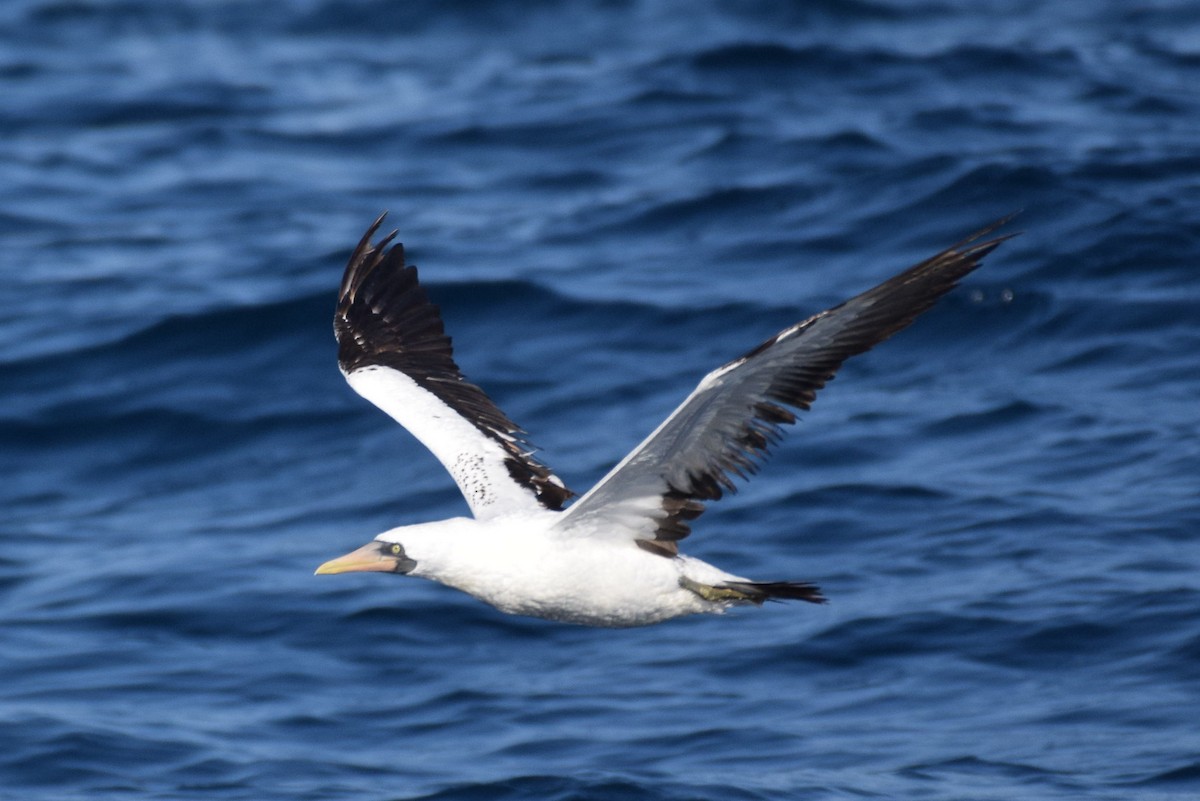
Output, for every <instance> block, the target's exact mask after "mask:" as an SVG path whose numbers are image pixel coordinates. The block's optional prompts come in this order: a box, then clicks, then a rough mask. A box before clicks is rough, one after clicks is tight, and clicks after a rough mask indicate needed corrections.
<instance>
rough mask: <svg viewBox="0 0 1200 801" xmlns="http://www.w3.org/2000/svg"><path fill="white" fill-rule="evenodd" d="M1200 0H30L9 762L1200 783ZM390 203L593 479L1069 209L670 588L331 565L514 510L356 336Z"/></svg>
mask: <svg viewBox="0 0 1200 801" xmlns="http://www.w3.org/2000/svg"><path fill="white" fill-rule="evenodd" d="M1198 32H1200V6H1197V5H1196V4H1195V3H1189V2H1184V1H1183V0H1177V1H1175V2H1140V3H1123V2H1115V1H1113V2H1097V3H1035V2H1020V1H1018V2H966V0H961V1H957V2H956V1H955V0H930V1H928V2H926V1H924V0H922V1H921V2H915V3H908V2H901V1H900V0H849V1H848V2H834V0H818V1H817V2H812V3H768V2H751V1H748V2H697V3H690V4H686V6H685V5H683V4H676V3H668V2H662V0H646V1H645V2H582V1H580V2H571V1H569V0H545V1H544V2H537V3H529V4H501V3H487V2H471V0H451V2H443V3H433V2H423V3H422V2H409V3H393V2H385V1H384V0H354V1H353V2H347V1H346V0H286V1H285V2H275V3H270V4H258V3H250V2H238V1H237V0H177V1H176V2H171V3H159V2H152V1H151V0H112V1H111V2H105V1H104V0H8V2H5V3H4V4H3V7H2V9H0V97H3V101H2V102H0V134H2V135H0V236H2V239H3V245H4V246H3V249H2V250H0V269H2V275H3V279H4V280H3V281H0V309H2V310H3V311H2V314H0V510H2V511H0V798H3V799H54V800H58V799H64V800H71V799H88V800H89V801H96V800H97V799H188V800H189V801H190V800H192V799H213V800H214V801H235V800H236V801H240V800H242V799H246V800H247V801H274V800H275V799H355V800H356V801H357V800H359V799H368V800H374V799H379V800H381V801H382V800H384V799H388V800H390V799H438V800H439V801H460V800H465V799H506V800H507V799H513V800H516V799H521V800H524V799H538V800H539V801H541V800H542V799H564V800H565V799H605V800H609V799H612V800H618V799H619V800H624V799H651V800H660V799H661V800H662V801H682V800H683V799H717V798H720V799H728V800H729V801H762V800H765V799H862V798H880V799H926V800H934V801H941V800H943V799H944V800H945V801H951V800H956V799H1006V800H1007V799H1081V798H1089V799H1091V798H1101V799H1131V798H1139V799H1142V798H1145V799H1160V798H1161V799H1176V798H1178V799H1184V798H1196V797H1200V542H1198V538H1200V438H1198V423H1200V401H1198V398H1200V136H1198V133H1200V92H1198V91H1197V89H1196V87H1198V86H1200V33H1198ZM384 209H388V210H390V213H391V216H390V219H389V224H390V225H392V226H395V227H397V228H398V229H399V230H400V236H399V238H400V239H401V240H402V241H403V242H404V243H405V245H406V247H407V249H408V251H409V253H410V257H411V258H412V260H413V261H415V262H416V263H417V264H418V265H420V267H421V270H422V276H423V279H424V281H425V282H426V283H427V284H428V286H429V291H430V293H431V294H432V295H433V297H434V298H435V300H436V301H437V302H438V303H439V304H440V305H441V306H442V309H443V312H444V316H445V319H446V324H447V327H448V330H449V331H450V332H451V334H452V335H453V336H454V338H455V343H456V347H457V349H458V351H457V352H458V359H459V362H460V364H461V365H462V366H463V369H464V371H465V372H466V374H467V375H468V376H469V377H470V378H471V379H472V380H473V381H475V382H476V383H479V384H481V385H482V386H483V387H484V388H485V389H487V390H488V392H489V393H490V394H491V395H492V396H493V398H494V399H496V401H497V402H498V403H499V404H500V406H501V407H502V408H504V409H505V410H506V411H507V412H508V413H509V414H510V415H511V416H512V417H513V418H514V419H515V420H517V421H518V422H520V423H521V424H522V425H523V426H525V428H526V429H527V430H528V431H529V433H530V437H531V438H532V440H533V441H534V442H536V443H538V445H539V446H540V447H541V448H542V451H541V454H542V456H543V458H544V459H545V460H546V461H547V462H548V463H549V464H551V465H553V466H554V468H555V469H556V471H557V472H558V473H559V474H560V475H561V476H563V477H564V479H566V480H567V481H568V483H569V484H571V485H572V486H574V487H575V488H577V489H585V488H586V487H588V486H589V485H590V484H591V482H593V481H595V480H596V479H597V478H599V477H600V476H601V475H602V474H603V473H604V472H605V471H606V470H607V469H608V468H609V467H610V466H611V465H612V464H613V463H615V462H616V461H617V460H618V459H620V457H621V456H622V455H623V454H624V453H625V452H626V451H627V450H628V449H629V448H630V447H632V446H633V445H634V444H636V443H637V442H638V441H639V440H640V439H641V438H642V437H643V436H644V435H645V434H646V433H647V432H648V431H650V430H651V429H652V428H653V427H654V426H655V425H657V423H658V422H659V420H661V419H662V417H664V416H665V415H666V414H667V413H669V411H670V410H671V409H672V408H674V406H675V405H676V404H677V403H678V402H679V401H680V400H682V398H683V397H684V396H685V395H686V394H687V393H688V392H689V391H690V390H691V388H692V387H693V386H694V384H695V382H696V381H697V380H698V379H699V378H700V376H702V375H703V374H704V373H705V372H706V371H707V370H709V369H711V368H712V367H715V366H716V365H718V364H720V363H722V362H723V361H725V360H727V359H729V358H731V357H733V356H735V355H738V354H740V353H742V352H743V351H745V350H746V349H748V348H749V347H751V346H753V345H754V344H756V343H758V342H759V341H761V340H762V339H763V338H765V337H767V336H769V335H771V334H773V333H774V332H775V331H777V330H778V329H780V328H782V327H783V326H785V325H788V324H790V323H792V322H794V321H796V320H798V319H800V318H801V317H804V316H807V315H808V314H810V313H813V312H815V311H818V310H820V309H823V308H826V307H827V306H828V305H830V304H833V303H836V302H838V301H840V300H842V299H844V298H846V297H848V296H850V295H851V294H853V293H856V292H858V291H860V290H862V289H865V288H867V287H869V286H872V285H873V284H874V283H876V282H878V281H879V280H882V279H883V278H886V277H888V276H889V275H891V274H892V273H894V272H896V271H899V270H900V269H903V268H904V267H907V266H908V265H910V264H912V263H914V262H915V261H917V260H919V259H921V258H924V257H925V256H927V255H929V254H931V253H933V252H935V251H936V250H938V249H940V248H941V247H943V246H946V245H948V244H950V243H952V242H954V241H956V240H957V239H959V238H960V237H961V236H963V235H965V234H967V233H969V232H971V231H972V230H974V229H976V228H978V227H980V226H982V225H984V224H986V223H988V222H990V221H992V220H994V219H996V218H999V217H1001V216H1003V215H1005V214H1007V213H1010V212H1013V211H1015V210H1018V209H1020V210H1022V212H1021V214H1020V216H1019V217H1018V218H1017V220H1016V221H1014V222H1013V223H1012V224H1011V225H1010V228H1012V229H1014V230H1023V231H1024V234H1023V235H1022V236H1020V237H1019V238H1017V239H1014V240H1012V241H1010V242H1007V243H1005V244H1004V245H1003V246H1002V247H1001V248H1000V250H998V251H997V252H996V253H995V254H994V255H993V256H991V257H989V259H988V261H987V263H986V265H985V266H984V268H983V269H981V270H980V271H979V272H977V273H976V274H974V275H972V276H971V277H970V278H969V279H968V280H967V281H966V283H965V285H964V286H963V287H962V288H960V289H959V290H957V291H956V292H954V293H953V294H952V295H950V296H949V297H948V298H947V299H946V300H945V301H944V302H943V303H941V304H940V305H939V306H938V307H937V308H935V309H934V310H933V311H931V312H930V313H929V314H927V315H926V316H925V317H923V318H922V319H921V320H919V321H918V323H917V324H916V325H914V326H913V328H912V329H910V330H908V331H906V332H904V333H903V334H901V335H899V336H897V337H896V338H895V339H893V340H891V341H889V342H887V343H884V344H883V345H882V346H880V347H879V348H877V349H876V350H874V351H872V352H871V353H869V354H867V355H865V356H863V357H860V358H857V359H855V360H852V361H851V362H849V363H848V364H847V365H846V366H845V368H844V369H843V370H842V372H841V373H840V374H839V376H838V378H837V380H836V381H834V382H833V383H832V384H831V385H830V386H829V387H827V388H826V390H825V391H824V392H823V393H822V394H821V396H820V397H819V398H818V401H817V403H816V405H815V406H814V408H813V410H812V411H811V412H810V413H808V414H806V415H805V416H804V418H803V420H802V421H801V422H800V423H799V424H798V425H797V426H796V427H795V429H794V430H793V431H792V432H791V433H790V434H789V437H788V438H787V440H786V441H785V442H784V443H783V444H782V445H781V446H780V447H779V448H778V449H777V450H776V453H775V455H774V457H773V458H772V460H771V462H770V463H769V464H768V465H767V466H766V468H765V469H764V470H763V472H762V473H761V475H759V476H758V477H757V478H756V479H755V480H754V481H752V482H750V483H748V484H746V485H745V486H744V488H743V490H742V491H741V492H739V493H738V494H737V495H736V496H733V497H731V498H728V499H727V500H724V501H722V502H721V503H719V504H716V505H714V506H712V507H711V508H710V510H709V511H708V513H707V514H706V515H705V516H704V517H703V518H702V519H701V520H700V521H698V522H697V524H696V526H695V533H694V534H693V535H692V537H691V538H690V539H689V540H687V541H686V543H685V545H686V548H687V551H688V552H690V553H693V554H695V555H698V556H700V557H702V558H706V559H709V560H711V561H713V562H715V563H717V564H719V565H721V566H723V567H725V568H727V569H730V570H734V571H737V572H741V573H744V574H747V575H750V576H754V577H756V578H762V579H800V580H810V581H815V582H817V583H819V584H820V585H821V586H822V588H823V589H824V590H825V592H826V593H827V594H828V595H829V597H830V599H831V602H830V603H829V604H828V605H827V606H824V607H813V606H809V605H782V604H777V605H770V606H768V607H766V608H763V609H746V610H737V611H734V612H731V613H730V614H728V615H725V616H721V617H716V616H713V617H703V618H694V619H687V620H679V621H674V622H670V623H667V624H664V625H661V626H657V627H653V628H646V629H633V630H596V629H586V628H578V627H572V626H566V625H559V624H553V623H547V622H543V621H537V620H528V619H521V618H514V617H506V616H504V615H502V614H500V613H498V612H496V611H495V610H493V609H491V608H489V607H487V606H484V605H483V604H480V603H478V602H476V601H474V600H473V599H471V598H469V597H467V596H464V595H461V594H458V593H455V592H453V591H450V590H447V589H445V588H442V587H439V586H436V585H433V584H429V583H425V582H420V581H416V580H411V579H409V580H405V579H400V578H393V577H389V576H371V575H364V576H337V577H314V576H313V575H312V571H313V569H314V568H315V567H316V565H317V564H319V563H320V562H322V561H324V560H325V559H328V558H330V557H332V556H336V555H339V554H341V553H344V552H345V551H347V550H349V549H351V548H354V547H357V546H359V545H361V544H363V543H364V542H366V541H367V540H369V539H370V538H371V537H372V536H373V535H374V534H375V533H376V532H378V531H381V530H383V529H385V528H390V527H392V526H394V525H399V524H403V523H412V522H419V521H424V520H431V519H438V518H442V517H447V516H451V515H457V514H462V513H464V512H465V505H464V504H463V502H462V500H461V498H460V497H459V496H458V494H457V491H456V490H455V489H454V487H453V485H452V484H451V482H450V480H449V479H448V477H447V476H446V475H445V473H444V472H443V471H442V470H441V468H440V467H439V466H438V465H437V463H436V462H435V461H434V460H433V459H432V457H430V456H429V455H428V454H426V453H425V452H424V451H423V450H422V449H421V448H420V447H419V446H418V445H417V444H416V443H415V441H413V440H412V439H411V438H410V437H409V436H408V435H407V434H406V433H405V432H404V431H402V430H401V429H399V428H398V427H397V426H395V425H394V424H393V423H391V421H389V420H388V419H387V418H386V417H384V416H383V415H382V414H381V413H380V412H378V411H377V410H375V409H374V408H373V407H371V406H370V405H369V404H367V403H366V402H365V401H362V400H361V399H360V398H358V397H357V396H356V395H354V394H353V392H352V391H351V390H350V389H349V388H348V387H347V386H346V385H345V384H344V382H343V381H342V379H341V376H340V375H339V374H338V371H337V369H336V366H335V348H334V342H333V338H332V335H331V330H330V324H331V316H332V311H333V303H334V293H335V291H336V287H337V283H338V280H339V278H340V275H341V270H342V268H343V266H344V264H345V260H346V258H347V256H348V254H349V251H350V249H351V248H352V246H353V244H354V243H355V242H356V241H357V240H358V238H359V236H360V235H361V234H362V232H363V230H365V228H366V227H367V225H368V224H369V223H370V221H371V220H372V219H373V218H374V217H375V216H376V215H377V214H378V213H379V212H380V211H381V210H384Z"/></svg>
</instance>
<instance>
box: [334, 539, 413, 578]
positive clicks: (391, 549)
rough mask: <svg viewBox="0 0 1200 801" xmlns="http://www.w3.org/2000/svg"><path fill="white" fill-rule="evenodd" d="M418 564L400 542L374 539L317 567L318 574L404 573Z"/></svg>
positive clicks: (409, 571) (410, 570)
mask: <svg viewBox="0 0 1200 801" xmlns="http://www.w3.org/2000/svg"><path fill="white" fill-rule="evenodd" d="M416 566H417V563H416V560H414V559H411V558H409V556H408V554H407V553H405V551H404V546H403V545H401V544H400V543H398V542H385V541H383V540H374V541H373V542H368V543H367V544H366V545H364V546H363V547H361V548H359V549H358V550H356V551H351V552H350V553H348V554H346V555H345V556H340V557H338V558H337V559H331V560H329V561H328V562H326V563H325V564H323V565H321V566H320V567H318V568H317V573H316V574H317V575H318V576H319V575H323V574H326V573H353V572H363V571H370V572H377V573H399V574H401V575H404V574H406V573H411V572H412V570H413V568H415V567H416Z"/></svg>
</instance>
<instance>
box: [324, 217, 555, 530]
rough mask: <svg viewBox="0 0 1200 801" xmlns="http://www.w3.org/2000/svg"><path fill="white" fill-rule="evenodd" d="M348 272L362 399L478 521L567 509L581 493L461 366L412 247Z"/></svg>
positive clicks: (367, 240) (359, 251)
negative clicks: (404, 434) (439, 472)
mask: <svg viewBox="0 0 1200 801" xmlns="http://www.w3.org/2000/svg"><path fill="white" fill-rule="evenodd" d="M384 216H385V215H380V216H379V219H377V220H375V222H374V224H372V225H371V227H370V228H369V229H368V230H367V232H366V234H364V235H363V238H362V240H361V241H360V242H359V243H358V247H357V248H355V249H354V253H353V255H351V257H350V263H349V264H347V265H346V273H345V275H344V277H343V278H342V286H341V291H340V292H339V294H338V305H337V312H336V313H335V315H334V318H333V332H334V335H335V336H336V337H337V341H338V366H339V367H341V370H342V374H343V375H345V376H346V381H348V382H349V384H350V386H351V387H353V388H354V391H355V392H357V393H358V394H359V395H362V396H363V397H364V398H366V399H367V400H369V401H371V403H374V404H375V405H376V406H378V407H379V408H380V409H382V410H383V411H385V412H387V414H388V415H390V416H391V417H392V418H393V419H395V420H396V422H398V423H399V424H400V425H402V426H404V427H405V428H407V429H408V430H409V432H410V433H412V435H413V436H415V437H416V438H417V439H418V440H420V441H421V444H423V445H424V446H425V447H426V448H428V449H429V450H430V451H432V452H433V455H434V456H436V457H437V459H438V461H439V462H441V463H442V465H443V466H444V467H445V468H446V469H447V470H448V471H450V475H451V476H453V477H454V481H455V482H456V483H457V484H458V488H459V489H460V490H462V494H463V495H464V496H465V497H466V499H467V503H468V504H469V505H470V507H471V511H472V513H473V514H474V515H475V517H477V518H488V517H498V516H501V515H505V514H512V513H514V512H528V511H529V510H531V509H536V508H538V507H539V505H540V507H542V508H546V509H561V508H562V504H563V502H564V501H565V500H566V499H567V498H569V497H571V496H572V495H573V494H574V493H572V492H571V491H570V490H568V489H567V488H566V487H565V486H564V485H563V483H562V481H560V480H559V479H558V477H557V476H555V475H554V474H553V473H552V472H551V471H550V469H549V468H547V467H546V466H545V465H543V464H542V463H541V462H539V461H537V460H536V459H534V458H533V455H532V454H533V451H534V448H533V447H532V446H531V445H530V444H529V442H528V441H527V440H526V439H525V438H524V432H523V431H522V430H521V429H520V428H519V427H518V426H517V425H516V424H515V423H513V422H512V421H511V420H509V419H508V417H506V416H505V414H504V412H502V411H500V409H499V408H497V406H496V404H494V403H493V402H492V400H491V399H490V398H489V397H488V396H487V395H486V394H484V392H483V390H482V389H480V388H479V387H477V386H475V385H474V384H472V383H470V382H468V381H467V380H466V379H465V378H464V377H463V375H462V372H461V371H460V370H459V369H458V365H457V364H455V363H454V355H453V353H452V350H451V346H450V337H448V336H446V333H445V330H444V329H443V326H442V318H441V314H440V313H439V312H438V307H437V306H435V305H433V304H432V303H430V302H429V298H428V297H427V296H426V294H425V290H424V289H422V288H421V286H420V284H419V283H418V282H417V269H416V267H413V266H411V265H405V263H404V246H403V245H400V244H396V245H395V246H393V247H392V248H391V249H390V250H388V249H387V246H388V244H389V243H390V242H391V241H392V239H393V238H394V237H395V236H396V232H395V231H393V232H392V233H390V234H388V235H387V236H386V237H384V238H383V239H382V240H381V241H380V242H378V243H377V244H374V245H373V244H371V237H372V236H374V234H375V232H376V230H378V228H379V226H380V224H381V223H382V222H383V218H384Z"/></svg>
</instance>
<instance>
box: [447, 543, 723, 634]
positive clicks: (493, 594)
mask: <svg viewBox="0 0 1200 801" xmlns="http://www.w3.org/2000/svg"><path fill="white" fill-rule="evenodd" d="M679 578H680V573H679V568H678V566H677V564H676V563H675V560H672V559H668V558H664V557H661V556H656V555H653V554H647V553H646V552H644V551H642V550H640V549H638V548H636V547H630V548H615V549H614V548H611V547H605V548H595V549H587V548H583V549H572V550H569V551H568V552H567V553H555V552H553V551H551V552H549V554H548V553H547V552H546V551H543V552H542V553H541V556H540V558H537V559H529V560H523V561H521V562H519V563H510V564H507V565H496V564H493V565H492V569H489V570H487V571H485V572H482V573H479V574H477V575H476V576H475V577H474V580H473V581H470V582H464V583H463V584H460V585H457V586H458V587H459V589H461V590H464V591H466V592H468V593H470V594H471V595H474V596H475V597H476V598H479V599H480V600H482V601H485V602H487V603H489V604H491V605H492V606H495V607H496V608H497V609H499V610H501V611H503V612H508V613H510V614H518V615H530V616H532V617H540V618H546V619H549V620H557V621H562V622H566V623H579V624H583V625H589V626H644V625H649V624H651V623H659V622H661V621H663V620H667V619H669V618H672V617H677V616H679V615H686V614H692V613H695V612H700V611H707V610H706V609H705V607H706V604H705V603H704V602H703V601H702V600H701V599H700V598H698V597H697V596H696V595H695V594H694V593H692V592H689V591H687V590H685V589H683V588H682V587H681V586H680V583H679Z"/></svg>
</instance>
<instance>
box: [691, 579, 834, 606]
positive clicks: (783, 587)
mask: <svg viewBox="0 0 1200 801" xmlns="http://www.w3.org/2000/svg"><path fill="white" fill-rule="evenodd" d="M680 583H681V584H682V585H683V586H684V587H685V588H686V589H689V590H691V591H692V592H694V593H696V594H697V595H699V596H700V597H701V598H703V599H704V600H706V601H713V602H714V603H721V602H725V603H752V604H755V605H756V606H761V605H762V604H764V603H765V602H767V601H807V602H808V603H810V604H823V603H825V596H824V595H822V594H821V588H820V587H818V586H817V585H816V584H810V583H808V582H807V581H723V582H721V583H720V584H702V583H701V582H699V581H695V580H693V579H689V578H684V579H681V580H680Z"/></svg>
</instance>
